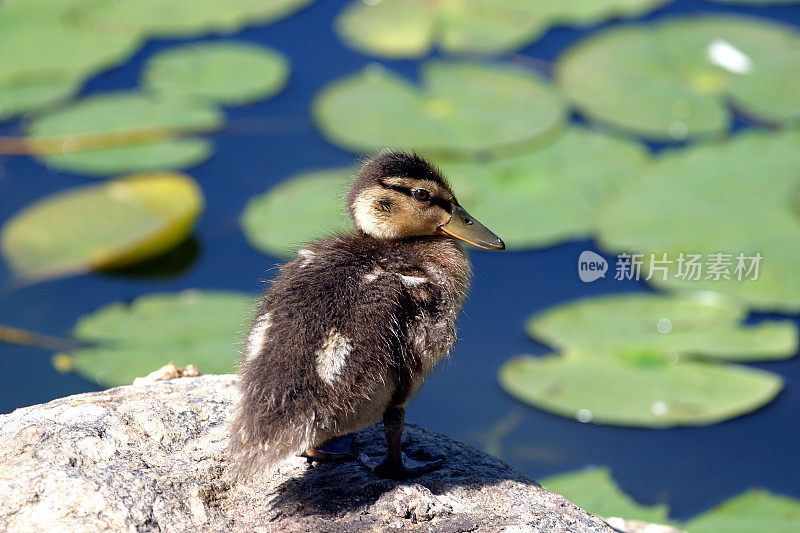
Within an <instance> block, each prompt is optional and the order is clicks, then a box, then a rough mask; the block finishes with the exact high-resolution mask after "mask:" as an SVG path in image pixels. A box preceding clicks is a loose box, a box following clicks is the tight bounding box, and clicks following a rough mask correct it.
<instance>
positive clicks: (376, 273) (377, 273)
mask: <svg viewBox="0 0 800 533" xmlns="http://www.w3.org/2000/svg"><path fill="white" fill-rule="evenodd" d="M384 272H385V270H383V269H382V268H381V267H375V268H373V269H372V272H370V273H369V274H365V275H364V281H366V282H368V283H371V282H373V281H375V280H376V279H378V276H380V275H381V274H383V273H384Z"/></svg>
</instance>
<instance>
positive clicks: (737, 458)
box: [0, 1, 800, 518]
mask: <svg viewBox="0 0 800 533" xmlns="http://www.w3.org/2000/svg"><path fill="white" fill-rule="evenodd" d="M340 5H341V4H340V3H339V2H326V1H318V2H317V3H316V4H315V5H313V6H311V7H310V8H309V9H307V10H305V11H302V12H301V13H299V14H298V15H296V16H294V17H291V18H289V19H287V20H285V21H281V22H279V23H277V24H274V25H271V26H268V27H264V28H256V29H251V30H246V31H244V32H242V33H241V34H238V35H236V37H235V38H237V39H241V40H245V41H252V42H257V43H261V44H265V45H269V46H273V47H275V48H277V49H278V50H280V51H281V52H283V53H284V54H286V55H287V56H288V57H289V59H290V60H291V62H292V68H293V71H292V76H291V80H290V82H289V85H288V87H287V88H286V90H285V91H284V92H283V93H282V94H280V95H279V96H277V97H276V98H274V99H272V100H270V101H267V102H263V103H258V104H256V105H252V106H249V107H246V108H233V109H230V110H228V112H227V114H228V118H229V120H230V123H231V126H230V127H229V128H228V129H226V130H224V131H222V132H220V133H219V134H216V135H214V136H213V139H214V142H215V145H216V155H215V156H214V157H213V158H212V159H211V160H209V161H208V162H206V163H204V164H202V165H200V166H198V167H196V168H194V169H191V170H190V173H191V174H192V176H194V177H195V178H196V179H197V181H198V182H199V183H200V185H201V186H202V188H203V190H204V192H205V194H206V197H207V199H208V207H207V209H206V211H205V213H204V214H203V216H202V218H201V220H200V222H199V225H198V227H197V230H196V233H195V243H192V244H191V245H189V246H185V247H184V248H183V252H187V251H188V255H189V256H190V257H191V255H192V254H194V258H193V260H191V261H190V262H188V263H189V264H188V265H187V266H186V268H184V269H183V270H180V271H178V272H177V273H175V274H173V275H171V276H163V277H158V278H154V277H148V276H140V275H139V276H135V275H131V274H130V273H129V274H92V275H87V276H79V277H71V278H67V279H62V280H56V281H51V282H47V283H41V284H38V285H33V286H29V287H25V288H22V289H18V290H16V291H13V292H8V291H3V290H2V289H0V324H7V325H14V326H17V327H22V328H28V329H31V330H35V331H39V332H42V333H49V334H52V335H60V336H66V335H68V333H69V331H70V329H71V328H72V326H73V324H74V322H75V321H76V320H77V319H78V317H80V316H81V315H83V314H85V313H88V312H91V311H94V310H96V309H97V308H99V307H101V306H103V305H105V304H108V303H110V302H113V301H117V300H131V299H133V298H135V297H137V296H139V295H142V294H145V293H150V292H158V291H177V290H181V289H185V288H205V289H230V290H239V291H247V292H252V293H255V292H258V291H260V290H261V288H262V285H261V281H260V280H262V279H264V277H265V276H266V274H265V272H266V271H267V270H268V269H270V268H272V267H273V266H275V264H276V262H277V259H276V258H272V257H268V256H265V255H263V254H261V253H259V252H257V251H256V250H254V249H253V248H251V247H250V246H249V245H248V244H247V243H246V242H245V239H244V236H243V234H242V233H241V231H240V230H239V226H238V217H239V214H240V213H241V211H242V209H243V207H244V204H245V202H246V201H247V199H248V198H250V197H251V196H252V195H254V194H258V193H261V192H263V191H264V190H265V189H267V188H269V187H270V186H272V185H274V184H276V183H278V182H279V181H281V180H283V179H284V178H286V177H288V176H290V175H291V174H293V173H295V172H299V171H306V170H309V169H314V168H326V167H338V166H344V165H349V164H351V163H353V161H354V159H355V156H354V155H353V154H350V153H347V152H344V151H342V150H339V149H337V148H335V147H333V146H331V145H329V144H327V143H326V142H325V141H324V140H323V139H322V138H321V137H320V135H319V134H318V133H317V131H316V130H315V128H314V127H313V125H312V123H311V120H310V117H309V105H310V102H311V99H312V97H313V96H314V94H315V93H316V92H317V91H318V90H319V89H320V88H321V87H323V86H324V85H325V84H326V83H328V82H329V81H331V80H332V79H335V78H338V77H339V76H342V75H344V74H347V73H351V72H355V71H358V70H360V69H361V68H363V67H364V66H365V65H366V64H368V63H370V62H372V61H373V59H371V58H368V57H365V56H361V55H358V54H356V53H353V52H351V51H349V50H348V49H346V48H344V47H343V46H342V45H341V44H340V42H339V40H338V39H337V38H336V36H335V35H334V34H333V32H332V30H331V21H332V18H333V16H334V15H335V13H336V12H337V10H338V9H339V7H340ZM708 11H717V12H719V11H729V12H739V13H749V14H757V15H760V16H765V17H771V18H773V19H776V20H780V21H782V22H787V23H791V24H794V25H800V7H791V6H784V7H774V8H760V9H759V8H746V7H738V6H724V5H722V4H715V3H710V2H708V3H707V2H690V1H677V2H674V3H672V4H670V5H669V6H667V7H666V8H665V9H662V10H660V11H657V12H655V13H653V14H651V15H648V16H647V17H645V19H646V20H656V19H659V18H662V17H664V16H668V15H673V14H682V13H688V12H708ZM604 26H607V25H604ZM604 26H601V27H604ZM594 30H596V28H590V29H587V30H572V29H556V30H553V31H550V32H549V33H548V34H547V35H545V37H544V38H543V39H541V40H540V41H539V42H537V43H536V44H534V45H532V46H530V47H529V48H527V49H526V50H525V51H524V52H523V53H524V54H525V55H528V56H531V57H535V58H539V59H544V60H552V59H554V58H555V57H557V56H558V54H559V53H560V52H561V51H562V50H563V49H564V48H565V47H567V46H569V45H570V44H571V43H573V42H575V41H576V40H578V39H580V38H582V37H583V36H585V35H586V34H587V33H588V32H589V31H594ZM177 42H183V41H158V42H150V43H149V44H148V45H147V46H145V47H144V48H143V49H142V50H141V51H140V53H139V54H137V55H136V57H135V58H133V60H132V61H130V62H128V63H127V64H125V65H124V66H122V67H120V68H117V69H114V70H112V71H109V72H107V73H104V74H103V75H100V76H98V77H97V78H95V79H94V80H92V81H91V82H90V83H89V85H88V86H87V87H86V89H85V91H84V93H85V94H91V93H95V92H102V91H110V90H117V89H130V88H134V87H136V86H137V84H138V78H139V73H140V71H141V68H142V65H143V63H144V61H145V60H146V59H147V58H148V57H149V56H151V55H152V54H153V53H154V52H157V51H158V50H161V49H163V48H165V47H167V46H170V45H172V44H175V43H177ZM384 63H385V64H386V65H388V66H389V67H390V68H392V69H394V70H396V71H397V72H399V73H401V74H403V75H406V76H409V77H412V78H413V77H415V76H416V70H417V65H418V62H417V61H388V62H384ZM18 128H19V125H18V124H9V125H4V126H2V127H0V135H13V134H16V133H17V132H18ZM653 148H654V149H657V148H658V147H653ZM88 183H95V181H94V180H91V179H86V178H81V177H78V176H73V175H68V174H64V173H55V172H50V171H48V170H47V169H46V168H45V167H44V166H42V165H40V164H39V163H37V162H35V161H33V160H31V159H29V158H25V157H4V158H2V159H0V224H2V223H3V222H4V221H5V220H7V219H8V218H9V217H11V216H12V215H13V214H14V213H15V212H16V211H18V210H19V209H20V208H22V207H23V206H25V205H27V204H29V203H30V202H33V201H34V200H37V199H40V198H42V197H44V196H46V195H49V194H52V193H54V192H57V191H60V190H63V189H67V188H71V187H76V186H79V185H84V184H88ZM585 249H592V250H595V251H599V250H597V249H596V247H595V245H594V244H593V243H592V242H589V241H586V242H576V243H569V244H565V245H561V246H557V247H553V248H549V249H546V250H539V251H534V252H527V253H505V254H499V253H481V252H477V253H474V254H473V255H472V257H473V260H474V268H475V284H474V287H473V290H472V293H471V296H470V299H469V302H468V303H467V305H466V307H465V310H464V315H463V317H462V319H461V323H460V335H459V337H460V341H459V343H458V345H457V348H456V349H455V351H454V353H453V356H452V358H451V360H450V361H449V362H447V363H445V364H444V365H442V367H441V368H440V369H439V370H437V371H436V373H435V375H434V376H433V377H432V378H431V379H430V380H429V382H428V384H427V385H426V386H425V387H424V389H423V390H422V392H421V393H420V395H419V396H418V398H417V399H416V400H415V401H414V403H413V405H412V406H411V408H410V409H409V413H408V416H407V419H408V420H409V421H410V422H415V423H418V424H422V425H424V426H425V427H427V428H429V429H431V430H434V431H439V432H442V433H446V434H448V435H451V436H453V437H456V438H459V439H462V440H464V441H467V442H469V443H471V444H473V445H475V446H477V447H483V446H484V445H485V443H486V435H487V432H489V431H490V430H491V428H492V427H494V426H495V425H497V424H498V423H499V422H500V421H501V420H504V419H505V420H512V421H514V423H512V424H511V426H512V427H511V430H510V431H509V432H508V433H507V434H506V435H505V436H504V437H503V438H502V439H501V440H500V441H499V442H500V446H501V447H500V451H501V456H502V457H503V458H504V459H505V460H506V461H508V462H509V463H511V464H512V465H514V466H516V467H517V468H519V469H520V470H522V471H524V472H526V473H527V474H528V475H530V476H532V477H534V478H538V477H543V476H547V475H550V474H554V473H557V472H562V471H565V470H571V469H575V468H579V467H583V466H585V465H607V466H609V467H611V469H612V470H613V472H614V475H615V477H616V479H617V480H618V481H619V483H620V485H621V486H622V488H623V489H624V490H625V491H626V492H628V493H629V494H631V495H632V496H633V497H635V498H636V499H637V500H639V501H641V502H643V503H657V502H658V503H667V504H669V505H670V506H671V507H672V516H673V517H676V518H687V517H690V516H692V515H694V514H697V513H699V512H702V511H703V510H705V509H708V508H709V507H711V506H713V505H715V504H717V503H719V502H720V501H722V500H723V499H725V498H727V497H730V496H732V495H734V494H737V493H739V492H741V491H743V490H745V489H748V488H750V487H753V486H759V487H765V488H767V489H769V490H772V491H775V492H780V493H784V494H788V495H792V496H795V497H800V463H799V462H798V459H797V447H798V442H800V424H798V422H797V418H796V417H797V416H798V413H800V359H797V358H795V359H794V360H791V361H784V362H773V363H765V364H760V365H756V366H758V367H760V368H764V369H767V370H770V371H772V372H776V373H778V374H780V375H782V376H783V377H784V379H785V381H786V387H785V390H784V391H783V392H782V393H781V394H780V395H779V396H778V398H777V399H776V400H775V401H774V402H773V403H771V404H770V405H769V406H767V407H765V408H764V409H761V410H760V411H758V412H756V413H752V414H750V415H747V416H743V417H740V418H737V419H735V420H731V421H728V422H724V423H721V424H717V425H714V426H710V427H703V428H682V429H670V430H645V429H625V428H613V427H604V426H593V425H589V424H580V423H578V422H575V421H572V420H568V419H563V418H559V417H555V416H551V415H548V414H545V413H542V412H539V411H537V410H535V409H533V408H529V407H526V406H524V405H522V404H520V403H519V402H517V401H515V400H514V399H512V398H511V397H509V396H508V395H506V394H505V393H504V392H503V391H502V390H501V389H500V387H499V386H498V384H497V380H496V377H495V375H496V371H497V368H498V367H499V365H500V364H501V363H502V362H503V361H505V360H506V359H507V358H509V357H511V356H513V355H515V354H519V353H545V352H546V349H545V347H543V346H541V345H537V344H535V343H533V342H531V341H530V340H528V339H527V338H526V337H525V335H524V333H523V329H522V327H523V322H524V320H525V318H526V317H527V316H529V315H530V314H531V313H533V312H535V311H538V310H541V309H544V308H546V307H549V306H552V305H555V304H558V303H560V302H563V301H566V300H570V299H573V298H577V297H582V296H589V295H596V294H602V293H611V292H621V291H641V290H649V289H648V288H647V287H646V286H645V285H644V284H643V283H638V282H620V281H614V280H612V279H606V280H598V281H597V282H594V283H591V284H584V283H581V282H580V280H579V279H578V277H577V274H576V269H575V265H576V262H577V257H578V255H579V254H580V252H581V251H582V250H585ZM185 255H186V253H184V256H185ZM173 259H175V257H173ZM611 259H613V258H610V257H609V260H611ZM175 261H176V262H178V263H180V262H184V263H187V261H186V258H185V257H183V258H182V257H180V256H178V257H177V259H175ZM8 279H9V272H8V269H7V267H6V266H5V265H3V264H2V263H0V287H2V286H3V284H4V283H5V282H7V281H8ZM758 318H759V317H754V318H753V319H754V320H758ZM50 357H51V353H49V352H46V351H43V350H38V349H33V348H26V347H19V346H9V345H2V344H0V413H3V412H9V411H11V410H13V409H15V408H17V407H21V406H26V405H31V404H34V403H40V402H45V401H48V400H51V399H53V398H57V397H59V396H64V395H67V394H74V393H78V392H85V391H91V390H97V386H96V385H93V384H92V383H90V382H87V381H85V380H83V379H81V378H80V377H77V376H75V375H72V374H66V375H64V374H59V373H57V372H56V371H55V370H54V369H53V368H52V366H51V364H50ZM496 441H497V439H495V444H497V442H496Z"/></svg>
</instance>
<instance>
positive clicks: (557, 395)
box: [499, 352, 783, 428]
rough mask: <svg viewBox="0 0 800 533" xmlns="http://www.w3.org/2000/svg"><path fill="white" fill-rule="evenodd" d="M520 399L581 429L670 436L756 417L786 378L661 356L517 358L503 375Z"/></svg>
mask: <svg viewBox="0 0 800 533" xmlns="http://www.w3.org/2000/svg"><path fill="white" fill-rule="evenodd" d="M499 380H500V384H501V385H502V386H503V388H504V389H505V390H506V391H507V392H508V393H509V394H511V395H512V396H514V397H515V398H517V399H519V400H521V401H523V402H526V403H529V404H531V405H534V406H535V407H538V408H539V409H543V410H545V411H548V412H551V413H554V414H557V415H561V416H565V417H569V418H576V419H577V420H579V421H581V422H593V423H597V424H611V425H620V426H636V427H651V428H666V427H673V426H686V425H692V426H694V425H706V424H713V423H716V422H721V421H723V420H727V419H729V418H733V417H736V416H739V415H742V414H745V413H749V412H751V411H754V410H756V409H758V408H759V407H762V406H764V405H766V404H767V403H769V402H770V401H771V400H772V399H773V398H774V397H775V396H776V395H777V394H778V392H779V391H780V390H781V388H782V386H783V385H782V380H781V378H780V376H778V375H775V374H772V373H770V372H765V371H763V370H758V369H754V368H747V367H743V366H738V365H732V364H719V363H714V362H704V361H682V362H680V363H677V364H672V363H671V362H670V360H669V358H668V357H666V356H664V354H660V353H658V352H628V353H625V354H615V355H609V354H594V353H581V354H576V353H574V352H573V353H572V354H571V355H568V356H557V355H547V356H543V357H531V356H518V357H515V358H513V359H511V360H509V361H507V362H505V363H503V365H502V366H501V367H500V372H499Z"/></svg>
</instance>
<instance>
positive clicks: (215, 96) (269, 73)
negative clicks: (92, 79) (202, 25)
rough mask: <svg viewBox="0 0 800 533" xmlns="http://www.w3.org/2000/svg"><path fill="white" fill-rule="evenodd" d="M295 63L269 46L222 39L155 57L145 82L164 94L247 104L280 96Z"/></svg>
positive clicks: (148, 65) (146, 68) (146, 73)
mask: <svg viewBox="0 0 800 533" xmlns="http://www.w3.org/2000/svg"><path fill="white" fill-rule="evenodd" d="M288 75H289V63H288V62H287V60H286V58H285V57H284V56H283V55H282V54H280V53H278V52H276V51H274V50H271V49H269V48H266V47H263V46H256V45H252V44H247V43H244V42H233V41H221V42H211V43H199V44H190V45H185V46H180V47H175V48H169V49H167V50H166V51H164V52H161V53H159V54H157V55H155V56H154V57H153V58H152V59H150V61H148V63H147V66H146V67H145V71H144V84H145V85H146V86H147V87H149V88H150V89H152V90H153V91H156V92H160V93H169V94H178V95H189V96H193V97H197V98H201V99H205V100H209V101H212V102H218V103H222V104H245V103H248V102H252V101H255V100H259V99H262V98H267V97H269V96H272V95H274V94H276V93H278V92H279V91H280V90H281V89H282V88H283V87H284V85H285V84H286V79H287V77H288Z"/></svg>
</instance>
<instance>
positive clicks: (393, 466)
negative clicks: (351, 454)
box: [358, 453, 444, 480]
mask: <svg viewBox="0 0 800 533" xmlns="http://www.w3.org/2000/svg"><path fill="white" fill-rule="evenodd" d="M358 462H359V463H361V464H362V465H364V466H365V467H367V468H368V469H369V470H370V471H371V472H372V473H373V474H375V475H376V476H378V477H384V478H389V479H397V480H403V479H409V478H412V477H417V476H421V475H422V474H427V473H428V472H430V471H432V470H436V469H437V468H439V467H440V466H442V465H443V464H444V459H435V460H433V461H417V460H416V459H412V458H410V457H408V456H407V455H406V454H404V453H403V454H401V456H400V460H399V461H398V460H396V459H393V458H392V456H391V455H388V454H387V455H384V456H382V457H370V456H369V455H367V454H365V453H362V454H360V455H359V456H358Z"/></svg>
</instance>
